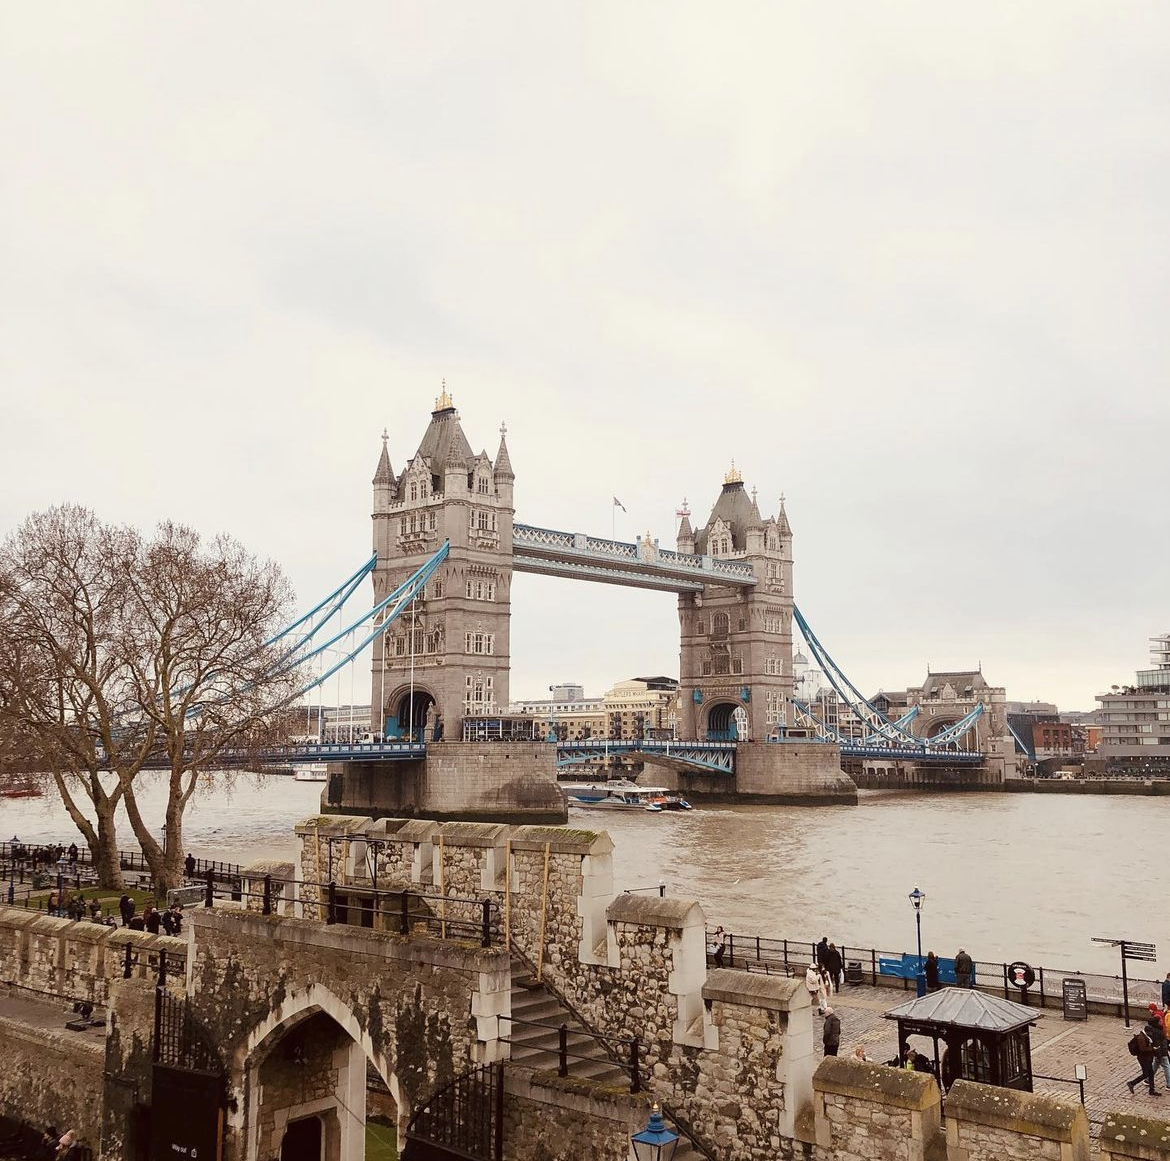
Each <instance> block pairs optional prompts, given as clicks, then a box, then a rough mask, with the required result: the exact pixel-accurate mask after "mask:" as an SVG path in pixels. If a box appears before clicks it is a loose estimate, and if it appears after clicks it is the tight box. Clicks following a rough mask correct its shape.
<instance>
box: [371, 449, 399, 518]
mask: <svg viewBox="0 0 1170 1161" xmlns="http://www.w3.org/2000/svg"><path fill="white" fill-rule="evenodd" d="M389 440H390V435H389V433H388V432H387V431H386V430H385V429H383V431H382V454H381V455H380V456H379V457H378V467H377V470H376V471H375V472H374V478H373V480H372V481H371V483H372V484H373V485H374V512H375V513H379V512H389V511H390V505H391V504H392V503H394V500H395V499H396V498H397V496H398V485H397V483H396V481H395V479H394V469H393V468H392V467H391V466H390V452H389V449H388V448H387V444H388V443H389Z"/></svg>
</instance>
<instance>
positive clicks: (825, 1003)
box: [804, 936, 864, 1059]
mask: <svg viewBox="0 0 1170 1161" xmlns="http://www.w3.org/2000/svg"><path fill="white" fill-rule="evenodd" d="M844 969H845V961H844V960H843V959H842V957H841V953H840V952H839V951H838V950H837V945H836V944H835V943H830V942H829V938H828V936H822V937H821V941H820V943H818V944H817V946H816V958H815V959H814V960H813V961H812V963H810V964H809V965H808V967H807V968H806V969H805V973H804V986H805V988H807V989H808V994H809V999H810V1000H812V1001H813V1003H815V1004H816V1006H817V1015H819V1016H823V1017H824V1018H825V1022H824V1024H823V1025H822V1027H821V1044H822V1045H823V1046H824V1050H825V1055H826V1056H836V1055H837V1053H838V1052H839V1051H840V1048H841V1017H840V1016H838V1015H837V1013H836V1012H834V1011H833V1008H832V1005H831V1004H830V1003H829V997H830V996H832V994H833V993H834V992H836V991H839V990H840V988H841V984H842V983H843V982H844ZM862 1051H863V1052H864V1049H863V1050H862ZM854 1055H856V1053H854ZM861 1059H864V1057H862V1058H861Z"/></svg>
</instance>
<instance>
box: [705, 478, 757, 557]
mask: <svg viewBox="0 0 1170 1161" xmlns="http://www.w3.org/2000/svg"><path fill="white" fill-rule="evenodd" d="M716 520H722V521H723V523H724V524H726V525H727V526H728V527H729V528H730V529H731V546H732V549H733V550H734V551H736V552H742V551H743V550H744V549H745V548H746V547H747V538H746V536H745V535H744V534H745V532H746V531H747V529H748V528H752V527H755V526H756V525H758V524H759V523H761V521H760V513H759V510H758V509H757V508H756V506H755V504H754V502H753V501H752V498H751V497H750V496H749V495H748V494H747V491H746V490H745V489H744V486H743V476H741V475H740V474H739V471H738V469H737V468H736V466H735V464H734V463H732V465H731V470H730V471H729V472H728V473H727V475H726V476H724V477H723V490H722V491H721V492H720V493H719V499H718V500H716V501H715V506H714V507H713V508H712V509H711V515H710V516H708V517H707V523H706V524H705V525H704V526H703V527H702V528H701V529H700V530H699V532H698V533H697V535H696V536H695V551H696V552H697V553H700V554H703V553H706V551H707V534H708V532H709V531H710V529H711V526H712V525H713V524H714V523H715V521H716Z"/></svg>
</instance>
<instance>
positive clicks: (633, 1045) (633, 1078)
mask: <svg viewBox="0 0 1170 1161" xmlns="http://www.w3.org/2000/svg"><path fill="white" fill-rule="evenodd" d="M641 1055H642V1041H641V1040H640V1039H639V1038H638V1037H637V1036H635V1037H634V1038H633V1039H632V1040H631V1041H630V1092H641V1091H642V1075H641V1072H640V1071H639V1068H638V1064H639V1057H640V1056H641Z"/></svg>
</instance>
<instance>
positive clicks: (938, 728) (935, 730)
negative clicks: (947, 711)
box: [926, 717, 959, 738]
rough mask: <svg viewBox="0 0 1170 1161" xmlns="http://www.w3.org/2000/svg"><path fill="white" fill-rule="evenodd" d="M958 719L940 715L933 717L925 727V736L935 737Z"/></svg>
mask: <svg viewBox="0 0 1170 1161" xmlns="http://www.w3.org/2000/svg"><path fill="white" fill-rule="evenodd" d="M958 720H959V719H958V718H950V717H942V718H935V719H934V720H933V721H931V722H930V723H929V725H928V726H927V727H926V736H927V737H928V738H937V737H938V736H939V734H941V733H942V732H943V731H944V730H949V729H950V728H951V726H953V725H954V724H955V723H956V722H957V721H958Z"/></svg>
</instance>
